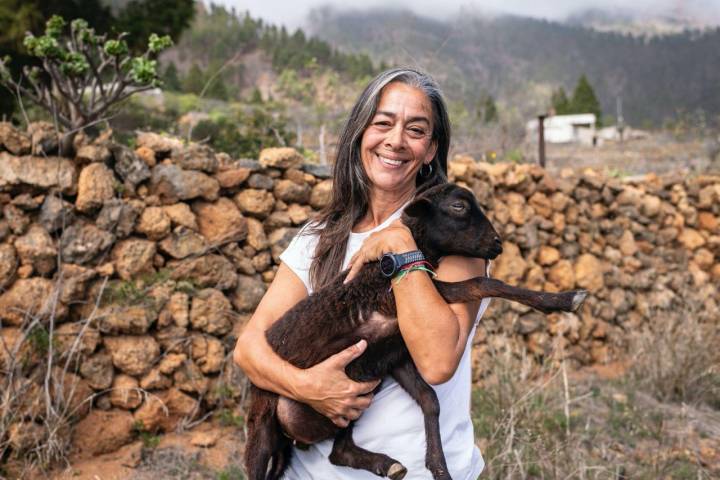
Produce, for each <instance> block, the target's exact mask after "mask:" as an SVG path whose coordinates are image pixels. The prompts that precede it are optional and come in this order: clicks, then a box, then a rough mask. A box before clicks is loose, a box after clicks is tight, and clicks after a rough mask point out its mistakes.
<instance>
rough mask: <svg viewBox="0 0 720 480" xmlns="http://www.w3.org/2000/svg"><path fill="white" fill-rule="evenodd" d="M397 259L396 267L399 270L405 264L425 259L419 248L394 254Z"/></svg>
mask: <svg viewBox="0 0 720 480" xmlns="http://www.w3.org/2000/svg"><path fill="white" fill-rule="evenodd" d="M395 258H396V259H397V269H398V270H400V269H401V268H402V267H404V266H405V265H409V264H411V263H415V262H422V261H423V260H425V255H423V253H422V252H421V251H420V250H413V251H411V252H405V253H398V254H395Z"/></svg>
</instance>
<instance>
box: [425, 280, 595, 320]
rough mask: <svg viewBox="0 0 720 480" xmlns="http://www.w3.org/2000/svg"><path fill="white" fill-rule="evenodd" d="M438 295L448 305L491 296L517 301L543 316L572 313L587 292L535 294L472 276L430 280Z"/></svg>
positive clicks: (537, 292) (496, 281)
mask: <svg viewBox="0 0 720 480" xmlns="http://www.w3.org/2000/svg"><path fill="white" fill-rule="evenodd" d="M434 283H435V287H436V288H437V290H438V292H439V293H440V295H442V297H443V298H444V299H445V301H447V302H448V303H465V302H469V301H471V300H479V299H481V298H488V297H495V298H504V299H507V300H513V301H516V302H520V303H522V304H523V305H527V306H528V307H532V308H534V309H536V310H540V311H541V312H543V313H551V312H560V311H562V312H574V311H576V310H577V309H579V308H580V306H581V305H582V303H583V301H584V300H585V297H587V291H585V290H572V291H569V292H558V293H552V292H539V291H536V290H528V289H526V288H520V287H513V286H512V285H508V284H507V283H505V282H501V281H500V280H497V279H495V278H487V277H475V278H471V279H469V280H465V281H462V282H442V281H439V280H434Z"/></svg>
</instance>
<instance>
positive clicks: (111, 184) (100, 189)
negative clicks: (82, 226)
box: [75, 163, 116, 213]
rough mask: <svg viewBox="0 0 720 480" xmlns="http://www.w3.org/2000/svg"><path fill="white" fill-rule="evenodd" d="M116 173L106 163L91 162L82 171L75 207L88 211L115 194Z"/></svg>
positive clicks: (99, 205)
mask: <svg viewBox="0 0 720 480" xmlns="http://www.w3.org/2000/svg"><path fill="white" fill-rule="evenodd" d="M115 182H116V180H115V175H113V172H112V170H110V169H109V168H108V167H106V166H105V164H104V163H91V164H90V165H88V166H86V167H85V168H83V169H82V171H81V172H80V178H79V180H78V195H77V199H76V200H75V208H77V209H78V210H79V211H81V212H84V213H87V212H91V211H93V210H95V209H97V208H99V207H101V206H102V205H103V204H104V203H105V201H107V200H110V199H112V198H113V197H114V196H115Z"/></svg>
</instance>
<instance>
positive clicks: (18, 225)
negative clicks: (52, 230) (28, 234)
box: [2, 205, 30, 235]
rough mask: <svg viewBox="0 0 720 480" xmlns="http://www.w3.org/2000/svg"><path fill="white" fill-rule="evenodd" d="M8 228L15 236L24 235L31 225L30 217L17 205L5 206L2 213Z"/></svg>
mask: <svg viewBox="0 0 720 480" xmlns="http://www.w3.org/2000/svg"><path fill="white" fill-rule="evenodd" d="M2 213H3V215H4V216H5V220H6V221H7V225H8V227H10V230H12V232H13V233H14V234H15V235H22V234H23V233H25V230H26V229H27V227H28V226H29V225H30V217H29V216H28V215H26V214H25V212H23V211H22V210H20V209H19V208H18V207H16V206H15V205H5V206H4V207H3V211H2Z"/></svg>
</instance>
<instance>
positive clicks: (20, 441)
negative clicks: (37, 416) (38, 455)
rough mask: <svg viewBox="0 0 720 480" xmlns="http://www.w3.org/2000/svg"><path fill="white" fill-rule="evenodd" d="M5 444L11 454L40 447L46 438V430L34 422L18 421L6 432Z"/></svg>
mask: <svg viewBox="0 0 720 480" xmlns="http://www.w3.org/2000/svg"><path fill="white" fill-rule="evenodd" d="M7 435H8V436H7V442H8V444H9V445H10V447H11V448H12V450H13V452H14V453H16V454H20V452H25V451H26V450H30V449H33V448H34V447H41V446H42V444H43V443H45V441H46V438H47V430H46V429H45V428H44V427H43V426H42V425H39V424H37V423H35V422H23V421H19V422H17V423H13V424H11V425H10V428H8V430H7Z"/></svg>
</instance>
